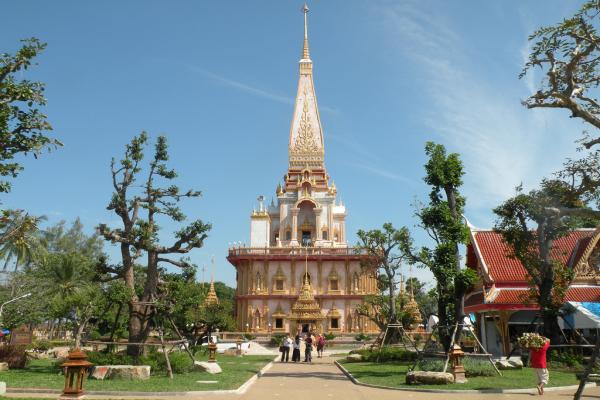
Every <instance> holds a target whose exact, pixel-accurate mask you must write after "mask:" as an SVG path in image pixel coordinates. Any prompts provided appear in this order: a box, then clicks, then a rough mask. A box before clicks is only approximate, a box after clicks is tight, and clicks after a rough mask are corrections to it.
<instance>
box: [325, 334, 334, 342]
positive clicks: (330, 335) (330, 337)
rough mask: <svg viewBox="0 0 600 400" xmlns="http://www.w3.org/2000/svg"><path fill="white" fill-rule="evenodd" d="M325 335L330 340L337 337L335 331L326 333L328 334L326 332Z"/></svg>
mask: <svg viewBox="0 0 600 400" xmlns="http://www.w3.org/2000/svg"><path fill="white" fill-rule="evenodd" d="M323 336H324V337H325V340H328V341H329V340H333V339H335V334H333V333H331V332H329V333H326V334H324V335H323Z"/></svg>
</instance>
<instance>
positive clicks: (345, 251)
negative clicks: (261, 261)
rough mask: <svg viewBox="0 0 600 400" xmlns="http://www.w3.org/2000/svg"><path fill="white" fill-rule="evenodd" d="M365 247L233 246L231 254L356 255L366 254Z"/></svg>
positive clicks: (230, 250)
mask: <svg viewBox="0 0 600 400" xmlns="http://www.w3.org/2000/svg"><path fill="white" fill-rule="evenodd" d="M366 254H367V251H366V250H364V249H357V248H354V247H300V246H298V247H232V248H230V249H229V255H230V256H246V255H253V256H261V255H269V256H288V255H302V256H304V255H308V256H312V255H330V256H356V255H366Z"/></svg>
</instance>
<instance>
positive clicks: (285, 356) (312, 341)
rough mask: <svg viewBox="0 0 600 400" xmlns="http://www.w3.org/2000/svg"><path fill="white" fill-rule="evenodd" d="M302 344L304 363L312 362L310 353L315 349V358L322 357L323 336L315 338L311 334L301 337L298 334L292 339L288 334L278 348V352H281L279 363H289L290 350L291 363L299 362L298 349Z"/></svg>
mask: <svg viewBox="0 0 600 400" xmlns="http://www.w3.org/2000/svg"><path fill="white" fill-rule="evenodd" d="M302 343H304V362H307V363H310V362H312V352H313V349H314V348H315V347H316V348H317V357H318V358H321V357H323V349H324V348H325V336H323V335H322V334H319V335H316V336H315V335H314V334H312V333H307V334H305V335H304V337H302V336H301V335H300V334H299V333H298V334H297V335H296V336H295V337H294V339H292V337H291V336H290V335H289V334H288V335H287V336H286V338H285V339H284V340H283V343H282V344H281V347H280V348H279V351H281V362H288V361H289V358H290V350H292V362H300V347H301V345H302Z"/></svg>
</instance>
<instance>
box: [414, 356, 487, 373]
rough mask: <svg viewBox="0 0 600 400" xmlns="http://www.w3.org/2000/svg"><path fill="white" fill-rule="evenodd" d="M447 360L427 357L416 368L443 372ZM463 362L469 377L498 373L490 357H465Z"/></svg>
mask: <svg viewBox="0 0 600 400" xmlns="http://www.w3.org/2000/svg"><path fill="white" fill-rule="evenodd" d="M445 361H446V360H444V359H440V358H437V359H432V358H426V359H423V360H421V361H419V363H418V364H417V366H416V368H415V369H418V370H421V371H436V372H441V371H443V370H444V363H445ZM462 364H463V366H464V367H465V375H466V376H467V378H468V377H475V376H493V375H495V374H496V370H495V369H494V367H493V366H492V364H491V363H490V361H489V360H488V359H482V358H475V357H465V358H464V359H463V360H462ZM448 368H450V367H448Z"/></svg>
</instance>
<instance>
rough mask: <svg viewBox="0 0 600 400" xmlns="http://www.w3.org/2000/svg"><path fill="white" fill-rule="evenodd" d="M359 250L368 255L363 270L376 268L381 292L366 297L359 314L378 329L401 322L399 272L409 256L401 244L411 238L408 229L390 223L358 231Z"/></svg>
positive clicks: (357, 247)
mask: <svg viewBox="0 0 600 400" xmlns="http://www.w3.org/2000/svg"><path fill="white" fill-rule="evenodd" d="M357 236H358V239H359V242H358V244H357V245H356V249H357V251H361V252H366V254H367V255H368V256H369V257H368V258H366V260H365V261H363V262H362V265H361V267H362V269H363V271H368V272H372V271H377V272H378V273H377V274H376V276H377V284H378V288H379V291H380V293H379V294H378V295H376V296H367V298H366V304H365V306H363V307H359V308H358V309H357V311H358V312H359V314H362V315H364V316H366V317H367V318H369V319H371V320H372V321H373V322H375V323H376V324H377V325H378V326H379V328H381V329H385V327H386V325H387V324H388V323H389V324H394V323H398V322H399V316H398V310H397V298H396V297H397V292H398V283H399V281H398V274H399V272H400V268H401V267H402V263H403V262H405V261H406V256H405V255H404V253H403V252H402V251H401V250H402V249H401V245H402V243H404V242H405V241H406V240H407V239H408V229H406V228H405V227H402V228H400V229H396V228H394V226H393V225H392V224H391V223H389V222H388V223H385V224H383V229H373V230H370V231H363V230H362V229H361V230H359V231H358V232H357Z"/></svg>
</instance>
